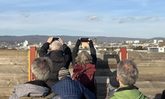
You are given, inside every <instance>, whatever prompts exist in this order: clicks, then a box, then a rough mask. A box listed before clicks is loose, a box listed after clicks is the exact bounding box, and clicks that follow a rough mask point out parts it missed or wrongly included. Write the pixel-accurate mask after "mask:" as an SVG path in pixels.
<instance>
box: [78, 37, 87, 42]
mask: <svg viewBox="0 0 165 99" xmlns="http://www.w3.org/2000/svg"><path fill="white" fill-rule="evenodd" d="M80 40H81V42H89V38H81V39H80Z"/></svg>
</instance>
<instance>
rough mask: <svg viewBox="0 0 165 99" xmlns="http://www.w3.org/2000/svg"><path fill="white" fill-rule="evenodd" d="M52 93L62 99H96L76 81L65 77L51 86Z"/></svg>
mask: <svg viewBox="0 0 165 99" xmlns="http://www.w3.org/2000/svg"><path fill="white" fill-rule="evenodd" d="M52 91H53V92H55V93H57V94H58V95H60V96H61V97H62V99H84V98H83V97H85V99H96V97H95V95H94V94H93V93H92V92H91V91H89V90H88V89H87V88H85V87H84V86H83V85H82V84H80V83H79V82H78V81H75V80H72V79H71V78H70V77H66V78H64V79H62V80H60V81H59V82H57V83H55V84H54V85H53V86H52Z"/></svg>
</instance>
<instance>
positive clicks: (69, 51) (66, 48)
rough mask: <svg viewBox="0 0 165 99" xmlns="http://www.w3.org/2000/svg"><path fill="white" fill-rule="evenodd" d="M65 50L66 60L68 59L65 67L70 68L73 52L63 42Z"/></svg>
mask: <svg viewBox="0 0 165 99" xmlns="http://www.w3.org/2000/svg"><path fill="white" fill-rule="evenodd" d="M63 51H64V54H65V61H66V65H65V67H66V68H67V69H68V67H69V65H70V62H71V61H72V52H71V50H70V48H69V47H68V46H67V45H66V44H63Z"/></svg>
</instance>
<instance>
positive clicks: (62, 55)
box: [39, 37, 72, 81]
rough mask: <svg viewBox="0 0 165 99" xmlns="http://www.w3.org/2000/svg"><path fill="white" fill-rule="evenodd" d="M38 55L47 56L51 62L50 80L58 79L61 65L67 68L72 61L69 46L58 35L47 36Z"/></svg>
mask: <svg viewBox="0 0 165 99" xmlns="http://www.w3.org/2000/svg"><path fill="white" fill-rule="evenodd" d="M39 56H40V57H49V58H50V59H51V60H52V62H53V67H51V71H52V77H50V79H51V80H52V81H58V71H59V70H60V68H61V67H65V68H67V69H68V68H69V65H70V62H71V61H72V54H71V50H70V48H69V47H68V46H67V45H66V44H64V42H63V40H62V39H61V38H60V37H49V38H48V40H47V42H45V43H44V44H43V45H42V47H41V48H40V50H39Z"/></svg>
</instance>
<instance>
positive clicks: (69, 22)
mask: <svg viewBox="0 0 165 99" xmlns="http://www.w3.org/2000/svg"><path fill="white" fill-rule="evenodd" d="M164 5H165V0H0V23H1V25H0V35H72V36H74V35H76V36H89V35H90V36H108V37H140V38H151V37H165V6H164Z"/></svg>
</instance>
